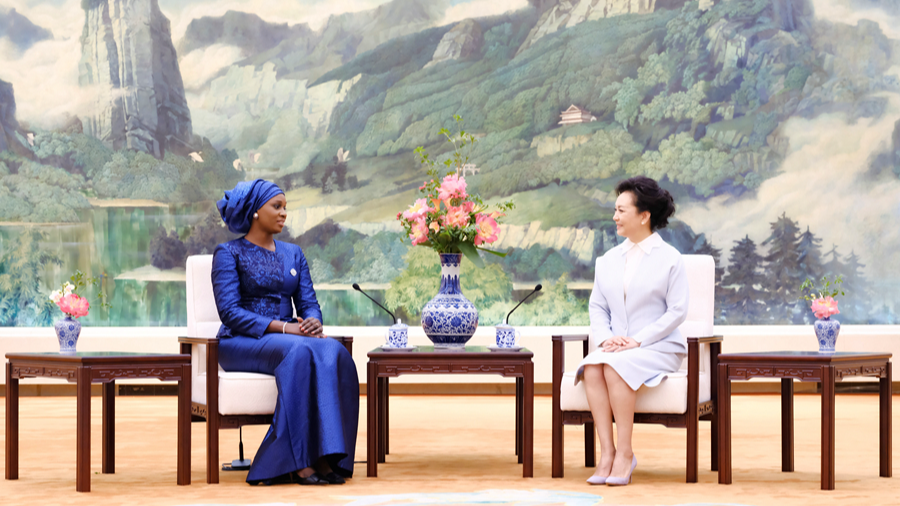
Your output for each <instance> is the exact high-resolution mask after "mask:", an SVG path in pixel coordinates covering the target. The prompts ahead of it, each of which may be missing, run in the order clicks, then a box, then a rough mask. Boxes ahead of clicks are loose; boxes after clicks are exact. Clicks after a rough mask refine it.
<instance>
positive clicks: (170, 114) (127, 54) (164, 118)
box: [79, 0, 193, 158]
mask: <svg viewBox="0 0 900 506" xmlns="http://www.w3.org/2000/svg"><path fill="white" fill-rule="evenodd" d="M84 10H85V22H84V34H83V35H82V37H81V44H82V58H81V64H80V65H79V70H80V72H79V84H81V85H82V86H83V87H87V88H90V89H91V90H92V92H93V93H94V94H96V97H97V98H96V105H95V107H94V110H93V112H92V113H91V114H90V115H88V116H87V117H85V118H83V119H82V123H83V124H84V129H85V131H86V132H87V134H88V135H91V136H94V137H96V138H98V139H100V140H101V141H102V142H103V143H104V145H106V146H107V147H109V148H111V149H113V150H120V149H131V150H136V151H143V152H145V153H150V154H152V155H153V156H155V157H157V158H161V157H162V155H163V154H164V153H165V152H166V151H174V152H176V153H180V154H187V153H188V152H190V151H193V149H192V146H191V142H192V136H193V134H192V131H191V113H190V110H189V109H188V107H187V102H186V100H185V98H184V86H183V84H182V80H181V72H180V70H179V69H178V59H177V56H176V54H175V47H174V46H173V44H172V35H171V30H170V27H169V20H168V19H167V18H166V17H165V16H164V15H163V14H162V12H161V11H160V10H159V4H158V2H157V0H133V1H129V2H115V1H113V0H89V1H87V2H85V3H84Z"/></svg>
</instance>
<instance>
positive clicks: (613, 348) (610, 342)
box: [600, 336, 641, 353]
mask: <svg viewBox="0 0 900 506" xmlns="http://www.w3.org/2000/svg"><path fill="white" fill-rule="evenodd" d="M640 345H641V343H639V342H637V341H635V340H634V339H632V338H630V337H628V336H613V337H610V338H609V339H607V340H606V341H603V344H602V345H600V348H602V349H603V351H605V352H607V353H615V352H617V351H625V350H630V349H632V348H637V347H639V346H640Z"/></svg>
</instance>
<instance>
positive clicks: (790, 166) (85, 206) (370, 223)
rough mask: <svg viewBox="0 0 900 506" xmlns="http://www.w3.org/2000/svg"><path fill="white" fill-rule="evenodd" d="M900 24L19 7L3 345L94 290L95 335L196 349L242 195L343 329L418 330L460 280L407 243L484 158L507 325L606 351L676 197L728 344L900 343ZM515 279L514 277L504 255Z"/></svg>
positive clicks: (478, 7)
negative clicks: (141, 333)
mask: <svg viewBox="0 0 900 506" xmlns="http://www.w3.org/2000/svg"><path fill="white" fill-rule="evenodd" d="M898 26H900V7H898V4H897V3H896V2H893V1H890V0H699V1H698V0H692V1H685V0H327V1H326V0H306V1H303V2H297V1H293V0H292V1H286V0H285V1H281V0H273V1H270V2H252V1H250V0H226V1H222V0H215V1H214V0H84V1H82V0H0V325H3V326H35V325H48V324H50V323H51V322H52V321H53V320H54V319H56V318H57V317H58V316H59V311H58V310H57V309H56V307H55V305H53V304H52V303H51V302H50V301H49V300H48V299H47V294H48V293H49V291H50V290H51V289H53V288H56V287H57V286H58V285H59V284H60V283H61V282H62V281H63V280H65V279H66V278H67V277H68V276H69V275H70V274H71V273H72V272H74V271H75V270H76V269H80V270H82V271H84V272H86V273H88V274H90V275H93V276H101V277H102V280H103V281H102V284H103V288H104V289H105V291H106V292H107V293H108V294H109V295H110V296H111V302H112V308H111V309H103V308H95V309H94V310H93V311H92V312H91V315H90V316H88V317H87V321H86V324H88V325H140V326H155V325H183V324H184V323H185V319H186V314H185V313H186V311H185V300H184V298H185V291H184V268H183V265H184V260H185V258H186V256H187V255H191V254H202V253H211V252H212V248H213V247H214V246H215V245H216V244H218V243H219V242H222V241H225V240H228V239H230V238H232V236H231V235H230V234H229V233H228V232H227V230H226V229H225V228H224V227H223V226H222V224H221V220H219V219H218V217H217V215H216V213H215V200H216V199H218V198H219V197H220V196H221V195H222V191H223V190H224V189H228V188H231V187H232V186H233V185H234V184H235V183H236V182H237V181H240V180H247V179H252V178H256V177H263V178H268V179H272V180H275V181H276V182H278V183H279V184H280V185H281V186H282V188H284V189H285V190H286V192H287V197H288V208H289V212H290V215H289V218H288V223H287V225H288V226H287V229H286V232H284V233H283V234H282V236H283V237H280V238H281V239H282V240H286V241H291V242H295V243H297V244H299V245H300V246H301V247H302V248H303V249H304V252H305V254H306V256H307V258H308V259H309V262H310V265H311V271H312V276H313V280H314V282H315V283H316V287H317V292H318V295H319V298H320V301H322V303H323V308H324V310H325V319H326V324H332V325H366V324H389V323H390V318H389V317H387V316H386V315H384V314H382V313H380V310H377V308H374V307H373V306H372V305H371V304H370V303H368V301H367V300H365V299H363V298H362V297H361V296H360V295H359V294H357V293H356V292H354V291H353V290H352V289H350V284H352V283H354V282H358V283H360V284H361V285H362V286H363V287H364V288H367V289H369V290H370V291H371V293H373V294H374V295H375V297H376V298H378V299H379V300H380V301H382V302H384V303H385V304H386V305H387V306H388V307H390V308H392V309H395V310H397V311H398V312H399V313H400V314H401V316H402V317H403V319H404V321H409V322H411V323H416V322H417V320H418V312H419V310H420V308H421V307H422V306H423V305H424V303H425V302H426V301H427V300H429V299H430V298H431V297H432V296H433V295H434V293H435V292H436V291H437V283H438V271H439V266H438V263H437V256H436V255H435V254H434V253H433V252H432V251H431V250H428V249H425V248H411V247H410V246H409V241H408V240H407V241H405V242H404V241H402V239H404V238H403V237H402V235H401V229H400V227H399V225H398V223H397V221H396V215H397V213H398V211H401V210H403V209H404V208H405V207H406V206H408V205H409V204H410V203H411V202H412V201H413V200H414V197H415V195H416V193H417V189H418V187H419V186H420V185H421V184H422V181H423V179H425V171H424V169H423V168H422V167H421V165H420V164H419V163H418V162H417V161H416V158H415V156H414V153H413V150H414V149H415V148H416V147H417V146H425V147H426V149H428V150H429V152H431V153H437V154H438V156H439V157H442V156H443V157H446V156H448V153H447V150H448V145H446V144H443V143H441V138H440V136H439V135H438V130H439V129H440V128H441V127H448V128H449V127H452V125H453V123H454V122H453V119H452V116H453V115H460V116H462V117H463V118H464V125H465V128H466V130H467V131H469V132H471V133H473V134H474V135H475V137H476V138H477V142H476V144H475V147H474V150H473V152H472V158H471V164H472V165H471V166H469V167H467V168H466V170H465V175H466V178H467V181H468V183H469V188H470V190H472V191H474V192H476V193H478V194H480V195H481V196H482V197H483V198H484V199H485V200H487V201H488V202H499V201H501V200H506V199H508V198H511V199H512V200H513V201H515V202H516V209H515V210H513V211H512V212H511V213H509V216H508V220H507V223H508V225H505V227H504V230H503V231H502V234H501V236H500V240H499V242H498V243H496V244H495V246H497V249H500V250H503V251H506V252H507V253H508V255H507V256H506V257H505V258H502V259H500V258H488V259H486V260H487V263H488V265H487V267H486V268H484V269H477V268H475V267H473V266H472V265H471V264H470V263H467V262H464V264H463V291H464V293H465V294H466V296H467V298H469V299H470V300H472V301H473V302H474V303H475V304H476V305H477V306H478V307H479V310H480V314H481V316H480V318H481V323H482V324H493V323H497V322H499V321H500V320H501V318H502V315H503V314H504V313H505V312H506V311H508V310H509V309H510V308H511V307H512V305H513V302H514V300H516V299H517V298H519V297H521V296H523V295H524V294H526V293H527V292H528V291H529V290H530V288H532V287H533V286H534V284H535V283H538V282H540V283H543V285H544V286H545V289H544V291H543V292H542V293H541V294H540V296H539V297H535V298H533V300H531V301H529V303H528V304H526V305H525V306H523V307H522V308H520V309H519V311H517V313H516V315H515V317H514V318H513V320H514V321H513V322H512V323H513V324H516V325H526V324H528V325H584V324H586V323H587V298H588V297H589V295H590V287H591V281H592V279H593V274H594V273H593V260H594V259H595V258H596V257H597V256H599V255H601V254H603V252H605V251H606V250H608V249H609V248H611V247H613V246H615V245H616V244H617V241H618V240H619V239H618V238H617V236H616V234H615V227H614V225H613V222H612V213H613V209H612V207H613V202H614V200H615V195H614V192H613V188H614V186H615V184H616V182H618V181H619V180H621V179H623V178H625V177H628V176H631V175H636V174H643V175H648V176H650V177H654V178H656V179H659V180H660V181H661V182H662V184H663V185H664V186H665V187H666V188H668V189H669V190H670V191H672V193H673V194H674V195H675V197H676V202H677V204H678V211H677V213H676V218H677V219H676V220H675V221H674V222H673V223H671V224H670V227H669V228H667V229H665V230H663V231H662V235H663V236H664V238H665V239H666V240H667V241H669V242H670V243H671V244H673V245H674V246H676V247H677V248H678V249H679V250H681V251H682V252H684V253H704V254H712V255H713V256H714V257H715V258H716V261H717V276H716V280H717V288H716V289H717V312H716V315H717V316H716V317H717V322H718V323H728V324H779V323H802V322H809V321H811V319H812V314H811V313H810V312H809V311H808V309H807V308H806V307H805V306H804V303H803V302H802V301H800V300H799V299H798V296H799V292H798V287H799V285H800V284H801V282H802V281H803V280H804V279H806V278H807V277H813V278H818V277H821V276H822V275H829V276H834V275H842V276H843V279H844V291H845V292H846V296H844V297H841V298H840V299H839V300H840V301H841V314H840V315H838V317H837V318H838V319H840V320H841V321H842V322H844V323H875V324H877V323H897V320H898V318H897V310H898V304H900V269H898V266H900V232H898V228H897V226H896V224H897V222H898V220H897V219H898V217H900V29H898V28H897V27H898ZM489 256H490V255H489Z"/></svg>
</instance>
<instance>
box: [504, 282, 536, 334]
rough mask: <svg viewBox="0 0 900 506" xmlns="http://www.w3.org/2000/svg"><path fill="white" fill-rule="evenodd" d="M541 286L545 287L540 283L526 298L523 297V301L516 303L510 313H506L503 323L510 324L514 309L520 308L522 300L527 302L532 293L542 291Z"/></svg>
mask: <svg viewBox="0 0 900 506" xmlns="http://www.w3.org/2000/svg"><path fill="white" fill-rule="evenodd" d="M541 288H543V285H541V284H540V283H538V284H537V285H536V286H535V287H534V290H532V291H531V293H529V294H528V295H526V296H525V298H524V299H522V301H521V302H519V303H518V304H516V307H514V308H512V311H510V312H509V314H507V315H506V319H505V320H504V321H503V323H506V324H507V325H508V324H509V315H511V314H513V311H515V310H516V309H519V306H521V305H522V302H525V301H526V300H528V297H531V296H532V295H534V294H536V293H538V292H540V291H541Z"/></svg>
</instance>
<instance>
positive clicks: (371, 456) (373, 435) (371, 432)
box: [366, 359, 379, 478]
mask: <svg viewBox="0 0 900 506" xmlns="http://www.w3.org/2000/svg"><path fill="white" fill-rule="evenodd" d="M377 370H378V364H377V362H375V361H373V360H371V359H370V360H369V363H368V365H367V366H366V373H367V374H366V421H367V422H368V423H367V424H366V476H368V477H370V478H375V477H377V476H378V439H379V435H378V399H377V398H378V393H377V392H378V386H377V383H378V376H377Z"/></svg>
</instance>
